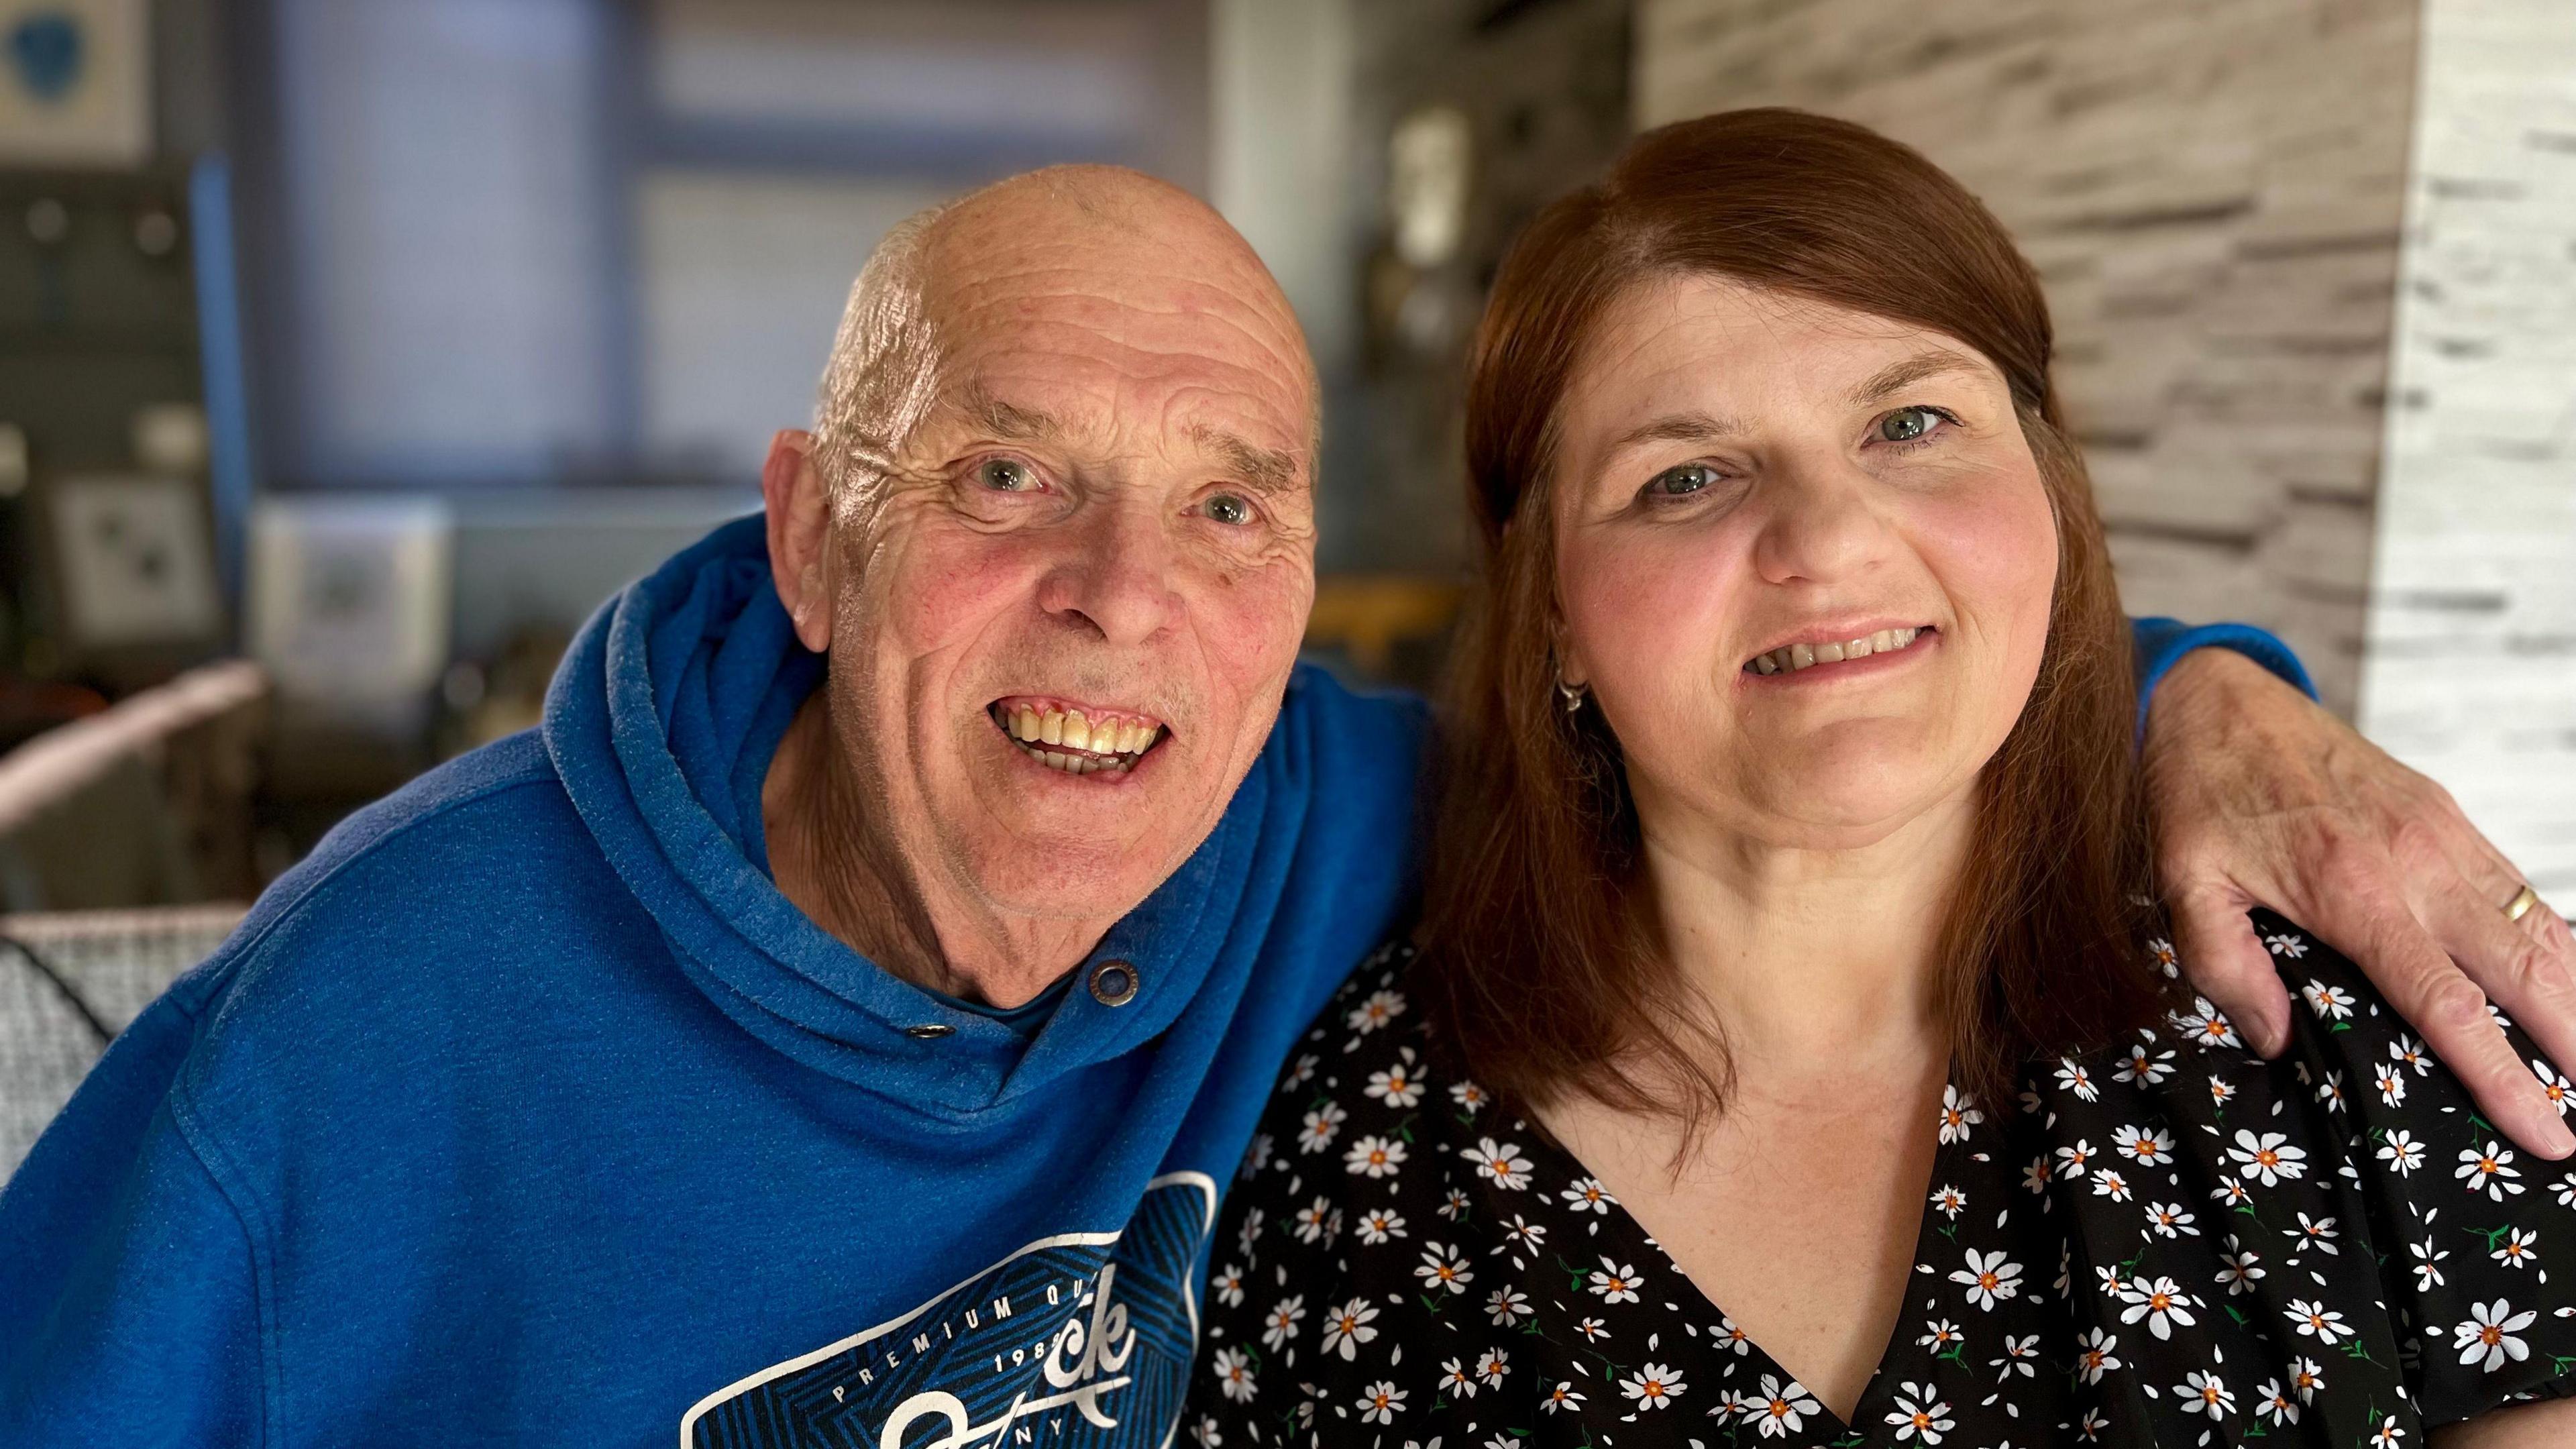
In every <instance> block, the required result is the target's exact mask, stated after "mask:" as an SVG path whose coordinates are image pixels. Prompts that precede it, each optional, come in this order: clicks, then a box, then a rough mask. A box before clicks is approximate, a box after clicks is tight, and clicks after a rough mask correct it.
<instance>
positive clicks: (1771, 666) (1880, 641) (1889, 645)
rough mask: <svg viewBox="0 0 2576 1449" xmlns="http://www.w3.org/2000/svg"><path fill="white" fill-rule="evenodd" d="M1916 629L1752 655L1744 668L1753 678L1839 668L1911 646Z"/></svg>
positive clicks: (1920, 631) (1789, 647) (1879, 632)
mask: <svg viewBox="0 0 2576 1449" xmlns="http://www.w3.org/2000/svg"><path fill="white" fill-rule="evenodd" d="M1922 632H1923V631H1922V630H1920V629H1881V630H1879V631H1878V632H1877V633H1875V634H1863V635H1861V636H1860V637H1859V638H1857V639H1844V640H1840V641H1838V642H1836V643H1832V644H1791V645H1788V646H1786V647H1784V648H1779V649H1774V650H1772V651H1771V652H1770V653H1768V654H1756V655H1754V656H1753V657H1752V658H1751V659H1749V660H1746V661H1745V664H1744V667H1745V668H1746V669H1749V670H1751V671H1752V672H1754V673H1755V674H1795V673H1797V672H1798V671H1799V670H1801V669H1813V668H1814V667H1815V666H1817V665H1819V664H1840V663H1842V662H1843V661H1844V660H1846V659H1867V658H1868V657H1869V656H1871V655H1873V654H1885V653H1888V652H1889V651H1891V650H1896V649H1902V648H1904V647H1906V646H1907V645H1909V644H1912V643H1913V642H1914V638H1915V636H1916V635H1918V634H1920V633H1922Z"/></svg>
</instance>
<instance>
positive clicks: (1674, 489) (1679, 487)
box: [1646, 463, 1717, 498]
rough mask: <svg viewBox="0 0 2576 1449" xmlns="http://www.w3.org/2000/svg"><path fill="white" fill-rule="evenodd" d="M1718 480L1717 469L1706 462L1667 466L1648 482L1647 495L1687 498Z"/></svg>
mask: <svg viewBox="0 0 2576 1449" xmlns="http://www.w3.org/2000/svg"><path fill="white" fill-rule="evenodd" d="M1716 481H1717V470H1716V469H1714V468H1711V467H1710V466H1708V465H1707V464H1706V463H1684V464H1683V465H1681V466H1680V467H1678V468H1666V469H1665V470H1664V471H1662V472H1661V473H1658V474H1656V475H1655V476H1654V477H1653V478H1652V479H1649V480H1648V481H1647V483H1646V493H1647V496H1649V497H1653V498H1687V497H1689V496H1690V495H1692V494H1694V493H1697V492H1700V491H1701V490H1702V489H1705V488H1707V487H1708V486H1709V485H1710V484H1713V483H1715V482H1716Z"/></svg>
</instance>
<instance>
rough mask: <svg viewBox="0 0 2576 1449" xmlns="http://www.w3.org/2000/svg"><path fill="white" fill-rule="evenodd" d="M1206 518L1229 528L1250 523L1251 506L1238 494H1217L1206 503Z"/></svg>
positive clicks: (1249, 502) (1248, 501)
mask: <svg viewBox="0 0 2576 1449" xmlns="http://www.w3.org/2000/svg"><path fill="white" fill-rule="evenodd" d="M1204 511H1205V512H1206V514H1207V516H1208V517H1210V518H1212V519H1215V520H1216V521H1217V522H1219V523H1222V524H1226V525H1228V526H1231V527H1238V528H1239V527H1241V526H1242V525H1244V524H1247V523H1250V522H1251V521H1252V504H1251V501H1250V500H1248V499H1246V498H1245V497H1244V496H1243V495H1242V494H1240V493H1219V494H1217V495H1216V496H1215V497H1213V498H1210V499H1209V500H1208V501H1207V505H1206V507H1205V509H1204Z"/></svg>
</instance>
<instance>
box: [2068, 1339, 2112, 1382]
mask: <svg viewBox="0 0 2576 1449" xmlns="http://www.w3.org/2000/svg"><path fill="white" fill-rule="evenodd" d="M2119 1347H2120V1340H2119V1339H2118V1338H2116V1337H2114V1336H2113V1335H2111V1334H2108V1333H2105V1332H2103V1331H2102V1330H2101V1329H2098V1328H2096V1329H2092V1330H2089V1331H2087V1332H2086V1333H2085V1335H2084V1336H2083V1337H2081V1338H2079V1339H2077V1340H2075V1375H2076V1377H2078V1378H2080V1379H2082V1380H2084V1382H2086V1383H2088V1384H2098V1383H2100V1382H2102V1376H2103V1375H2104V1374H2107V1373H2111V1372H2114V1371H2116V1370H2117V1369H2118V1368H2119V1367H2120V1355H2119V1352H2118V1350H2119Z"/></svg>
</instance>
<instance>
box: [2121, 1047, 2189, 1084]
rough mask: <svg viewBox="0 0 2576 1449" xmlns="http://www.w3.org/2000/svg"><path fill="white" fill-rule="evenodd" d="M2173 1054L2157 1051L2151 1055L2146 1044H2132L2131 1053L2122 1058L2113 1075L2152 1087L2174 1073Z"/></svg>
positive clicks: (2125, 1080) (2122, 1079) (2124, 1080)
mask: <svg viewBox="0 0 2576 1449" xmlns="http://www.w3.org/2000/svg"><path fill="white" fill-rule="evenodd" d="M2173 1055H2174V1054H2173V1053H2172V1052H2157V1053H2156V1054H2155V1055H2153V1056H2149V1055H2148V1054H2147V1049H2146V1047H2145V1046H2143V1045H2139V1044H2132V1045H2131V1046H2130V1047H2129V1054H2128V1055H2127V1056H2125V1057H2122V1058H2121V1059H2120V1066H2119V1070H2117V1071H2114V1072H2113V1073H2111V1075H2112V1077H2113V1078H2114V1079H2115V1080H2118V1081H2123V1082H2138V1083H2142V1084H2144V1085H2146V1086H2150V1087H2152V1086H2154V1085H2156V1084H2157V1083H2158V1082H2161V1081H2163V1080H2164V1079H2165V1078H2167V1077H2169V1076H2171V1075H2173Z"/></svg>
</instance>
